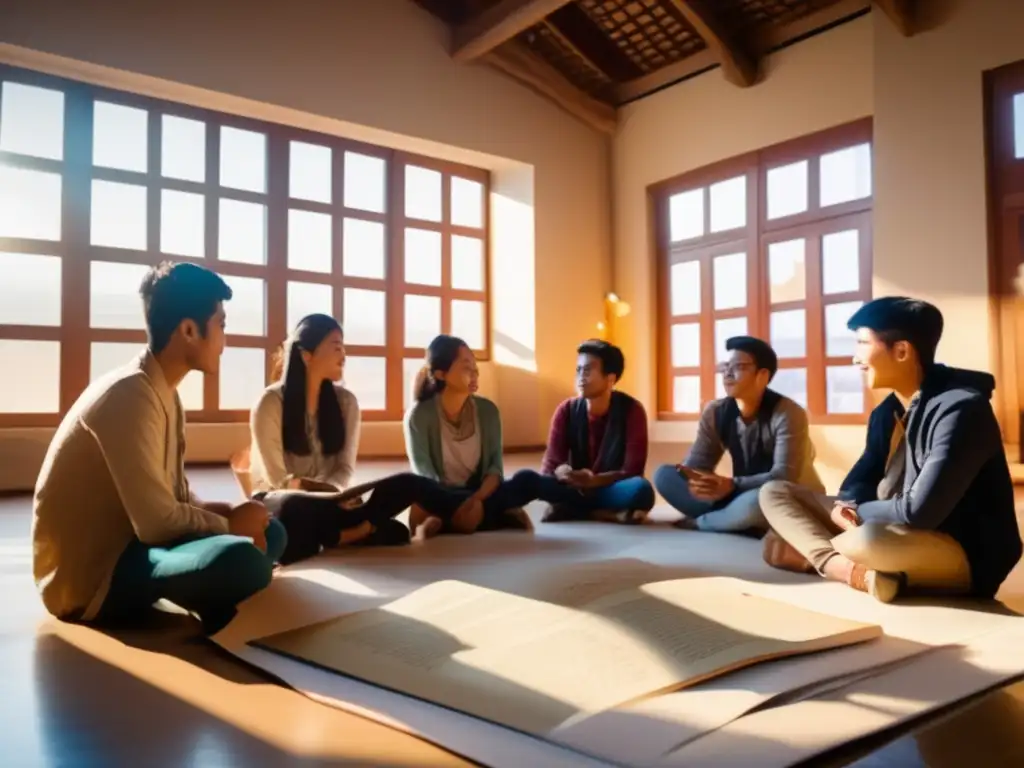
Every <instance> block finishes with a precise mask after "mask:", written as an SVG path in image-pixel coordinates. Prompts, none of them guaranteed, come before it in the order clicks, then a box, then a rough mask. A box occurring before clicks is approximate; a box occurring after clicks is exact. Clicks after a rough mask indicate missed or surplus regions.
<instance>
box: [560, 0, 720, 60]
mask: <svg viewBox="0 0 1024 768" xmlns="http://www.w3.org/2000/svg"><path fill="white" fill-rule="evenodd" d="M577 5H578V6H579V7H580V8H582V9H583V10H584V11H585V12H586V13H587V15H588V16H589V17H590V18H591V19H592V20H593V21H594V23H595V24H597V25H598V26H599V27H600V28H601V29H602V30H603V31H604V33H605V34H606V35H608V37H609V38H610V39H611V40H612V42H614V43H615V44H616V45H617V46H618V47H619V49H620V50H621V51H622V52H623V53H624V54H625V55H626V56H628V57H629V58H630V59H631V60H632V61H633V62H634V63H635V64H636V65H637V67H639V68H640V69H641V70H642V71H644V72H653V71H655V70H658V69H661V68H662V67H664V66H667V65H669V64H672V63H674V62H676V61H679V60H680V59H685V58H686V57H687V56H692V55H693V54H695V53H697V52H698V51H700V50H702V49H703V48H704V47H705V45H704V41H703V40H702V39H701V38H700V35H698V34H697V32H696V31H695V30H694V29H693V27H691V26H690V25H689V24H688V23H687V22H686V21H685V20H684V19H683V18H682V17H681V16H679V14H678V12H677V11H676V9H675V8H674V7H673V5H672V3H671V2H667V1H666V0H577Z"/></svg>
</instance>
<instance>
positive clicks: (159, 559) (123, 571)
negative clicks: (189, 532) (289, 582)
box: [97, 520, 288, 635]
mask: <svg viewBox="0 0 1024 768" xmlns="http://www.w3.org/2000/svg"><path fill="white" fill-rule="evenodd" d="M287 539H288V537H287V535H286V534H285V531H284V526H282V525H281V523H279V522H278V521H277V520H271V521H270V526H269V527H268V528H267V551H266V552H265V553H264V552H261V551H260V550H259V549H257V548H256V547H255V546H254V545H253V543H252V541H251V540H250V539H247V538H244V537H242V536H231V535H223V536H208V537H206V538H203V539H192V540H189V541H185V542H182V543H180V544H175V545H171V546H167V547H151V546H148V545H146V544H143V543H142V542H140V541H139V540H138V539H136V540H134V541H133V542H132V543H131V544H129V545H128V546H127V548H126V549H125V551H124V552H123V553H122V554H121V557H120V559H119V560H118V561H117V566H116V567H115V568H114V575H113V578H112V579H111V582H110V590H109V592H108V593H107V597H106V599H105V600H104V601H103V607H102V608H100V612H99V616H98V617H97V621H98V622H100V623H105V624H110V623H113V624H125V623H131V622H132V621H133V620H137V619H139V618H140V617H141V616H143V615H144V614H145V613H146V611H147V609H148V608H149V607H150V606H152V605H153V603H155V602H157V601H158V600H169V601H170V602H172V603H174V604H175V605H177V606H179V607H181V608H184V609H185V610H187V611H190V612H193V613H196V614H198V616H199V618H200V620H201V621H202V622H203V629H204V630H205V631H206V633H207V634H210V635H212V634H215V633H216V632H219V631H220V630H221V629H223V628H224V627H226V626H227V625H228V623H229V622H230V621H231V619H233V618H234V616H235V613H236V607H237V606H238V604H239V603H241V602H242V601H243V600H245V599H246V598H248V597H251V596H252V595H255V594H256V593H257V592H259V591H261V590H263V589H265V588H266V587H267V586H268V585H269V584H270V579H271V575H272V573H273V569H274V563H275V562H277V560H278V558H280V557H281V553H282V552H284V548H285V544H286V543H287Z"/></svg>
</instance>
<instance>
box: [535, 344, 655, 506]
mask: <svg viewBox="0 0 1024 768" xmlns="http://www.w3.org/2000/svg"><path fill="white" fill-rule="evenodd" d="M576 353H577V359H576V388H577V389H578V390H579V393H580V397H576V398H570V399H569V400H566V401H564V402H563V403H562V404H561V405H559V406H558V408H557V410H556V411H555V415H554V416H553V417H552V418H551V429H550V432H549V434H548V448H547V451H546V452H545V454H544V461H543V464H542V466H541V473H542V475H541V476H540V477H538V478H537V489H538V493H537V497H538V498H539V499H540V500H542V501H546V502H548V503H549V505H550V506H549V509H548V510H547V511H546V512H545V514H544V517H543V520H544V522H546V523H554V522H561V521H566V520H614V521H617V522H623V523H635V522H641V521H642V520H643V519H644V518H645V517H646V516H647V513H648V512H649V511H650V510H651V508H652V507H653V506H654V488H653V487H652V486H651V484H650V482H648V480H647V479H646V478H644V467H645V466H646V464H647V413H646V412H645V411H644V407H643V406H642V405H641V404H640V403H639V401H637V400H635V399H633V398H632V397H630V396H629V395H627V394H624V393H622V392H617V391H616V390H615V385H616V383H618V381H619V379H620V378H621V377H622V372H623V370H624V369H625V367H626V361H625V358H624V357H623V354H622V350H621V349H619V348H618V347H616V346H614V345H613V344H609V343H608V342H605V341H599V340H596V339H592V340H590V341H585V342H583V343H582V344H581V345H580V346H579V348H578V349H577V350H576Z"/></svg>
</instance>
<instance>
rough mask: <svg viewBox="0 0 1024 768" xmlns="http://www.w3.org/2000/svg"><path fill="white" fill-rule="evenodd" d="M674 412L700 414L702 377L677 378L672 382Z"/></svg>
mask: <svg viewBox="0 0 1024 768" xmlns="http://www.w3.org/2000/svg"><path fill="white" fill-rule="evenodd" d="M672 410H673V411H675V412H676V413H700V376H676V377H675V378H674V379H673V380H672Z"/></svg>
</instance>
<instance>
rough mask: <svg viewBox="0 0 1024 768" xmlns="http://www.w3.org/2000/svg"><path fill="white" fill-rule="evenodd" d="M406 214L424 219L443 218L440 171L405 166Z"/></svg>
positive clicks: (438, 219)
mask: <svg viewBox="0 0 1024 768" xmlns="http://www.w3.org/2000/svg"><path fill="white" fill-rule="evenodd" d="M405 215H406V216H407V217H408V218H410V219H422V220H423V221H440V220H441V174H440V173H439V172H438V171H432V170H430V169H429V168H420V167H418V166H415V165H407V166H405Z"/></svg>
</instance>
